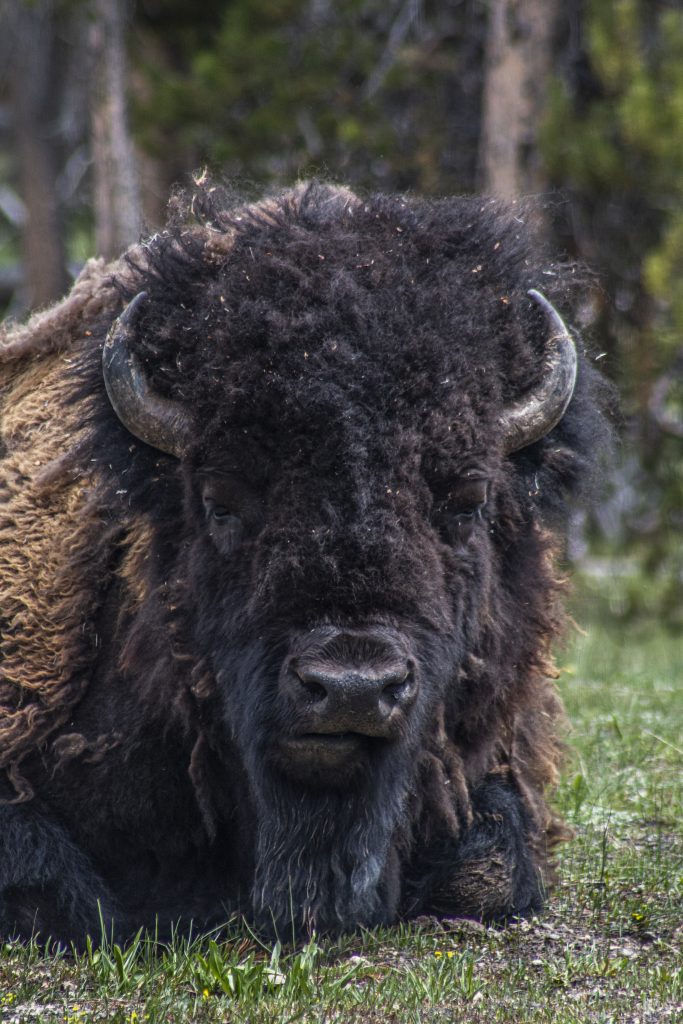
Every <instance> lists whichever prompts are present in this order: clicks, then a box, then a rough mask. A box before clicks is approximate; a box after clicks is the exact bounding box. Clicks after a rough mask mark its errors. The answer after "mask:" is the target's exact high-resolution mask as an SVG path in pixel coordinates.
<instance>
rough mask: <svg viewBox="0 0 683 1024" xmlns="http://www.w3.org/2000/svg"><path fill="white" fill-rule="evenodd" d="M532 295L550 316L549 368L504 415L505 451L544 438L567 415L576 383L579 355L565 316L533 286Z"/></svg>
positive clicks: (501, 420) (510, 450)
mask: <svg viewBox="0 0 683 1024" xmlns="http://www.w3.org/2000/svg"><path fill="white" fill-rule="evenodd" d="M528 295H529V296H530V297H531V298H532V299H533V300H534V302H537V303H538V304H539V306H541V307H542V308H543V309H544V310H545V312H546V313H547V314H548V318H549V319H550V335H549V337H548V342H547V344H548V354H547V364H548V370H547V373H546V375H545V377H544V378H543V380H542V381H541V383H540V384H539V386H538V387H537V388H536V389H535V390H533V391H529V392H528V393H527V394H526V395H524V396H523V397H522V398H521V399H520V400H519V401H518V402H515V404H514V405H510V406H508V408H507V409H506V410H505V411H504V412H503V414H502V416H501V417H500V423H501V425H502V428H503V432H504V435H505V441H504V449H505V454H506V455H509V454H510V453H511V452H516V451H519V449H520V448H526V447H527V445H530V444H533V443H534V441H540V439H541V438H542V437H545V435H546V434H547V433H549V431H551V430H552V429H553V427H555V426H556V425H557V424H558V423H559V422H560V420H561V419H562V417H563V416H564V414H565V412H566V409H567V406H568V405H569V402H570V401H571V397H572V395H573V393H574V385H575V384H576V367H577V355H576V346H575V345H574V340H573V338H572V336H571V334H570V333H569V331H568V330H567V327H566V325H565V323H564V321H563V320H562V317H561V316H560V314H559V313H558V312H557V310H556V309H555V307H554V306H553V305H552V303H550V302H548V300H547V299H546V297H545V295H542V294H541V293H540V292H538V291H536V289H535V288H532V289H531V291H529V292H528Z"/></svg>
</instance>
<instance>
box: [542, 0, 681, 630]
mask: <svg viewBox="0 0 683 1024" xmlns="http://www.w3.org/2000/svg"><path fill="white" fill-rule="evenodd" d="M582 28H583V32H584V40H585V42H584V46H585V52H584V53H583V54H582V60H583V65H584V66H583V74H582V75H581V76H578V75H575V76H574V77H573V78H565V79H564V80H560V79H557V80H556V81H555V82H554V83H553V85H552V88H551V91H550V98H549V107H548V116H547V119H546V122H545V124H544V127H543V132H542V147H543V153H544V157H545V161H546V166H547V168H548V171H549V174H550V176H551V179H552V180H553V182H554V183H555V184H557V185H559V186H560V187H562V188H563V189H564V190H566V191H568V192H569V194H570V196H571V205H572V220H573V227H572V234H573V236H574V238H573V242H574V245H575V247H576V249H577V250H578V253H579V255H580V256H582V257H584V258H586V259H587V260H588V261H589V262H590V263H592V264H593V266H595V268H596V269H597V271H598V273H599V274H600V276H601V277H602V279H603V280H604V282H605V291H606V294H607V295H608V296H611V297H612V301H611V302H609V300H608V302H607V303H605V302H604V300H603V301H602V307H603V308H602V315H601V318H600V322H599V324H598V330H599V331H600V333H601V335H602V337H601V338H600V345H601V347H602V346H604V347H605V348H606V350H607V351H608V353H610V355H611V357H612V359H611V360H610V361H609V362H608V365H611V367H612V371H613V372H614V373H615V374H616V375H617V376H618V377H619V379H620V383H621V385H622V392H623V396H624V406H623V408H624V412H625V414H626V417H627V420H628V421H629V422H630V424H631V429H630V437H629V440H628V441H627V444H634V443H635V445H636V446H637V448H638V449H639V458H640V463H641V467H640V469H639V471H638V475H637V478H636V479H632V480H631V481H629V483H630V484H631V486H632V488H633V489H634V491H635V492H637V500H636V501H635V502H634V504H633V507H632V508H631V509H630V519H629V521H628V522H627V530H626V539H628V536H629V533H630V535H631V538H633V537H636V538H638V539H640V540H643V541H644V542H645V543H643V544H642V545H641V550H642V565H644V566H645V567H646V568H647V569H648V570H650V571H652V572H653V573H654V574H655V575H658V576H659V577H660V594H661V602H662V603H661V605H660V610H661V611H662V612H663V613H664V614H665V615H666V616H669V617H671V618H674V619H676V618H678V620H679V621H680V617H681V615H683V611H682V610H681V609H682V608H683V556H682V555H681V549H682V548H683V440H682V439H680V438H677V437H673V436H666V434H663V433H661V432H660V430H659V429H658V427H657V424H656V423H655V422H654V420H653V417H652V413H651V410H650V406H649V399H650V394H651V390H652V388H653V385H654V383H655V381H656V380H657V379H658V378H660V377H661V375H663V374H664V375H666V374H668V375H671V376H672V377H673V376H674V375H678V376H680V373H681V369H680V366H679V361H680V360H681V357H680V356H679V355H678V353H679V352H681V353H683V145H681V139H683V9H681V7H680V5H679V4H670V3H666V2H663V0H587V2H586V4H585V9H584V12H583V15H582ZM667 403H668V408H667V412H668V413H669V414H670V415H672V416H673V417H678V416H680V415H681V412H682V411H683V389H681V388H680V387H677V386H675V385H673V386H672V387H671V388H670V390H669V394H668V398H667ZM623 483H624V480H623V478H622V480H621V481H620V484H621V485H623ZM624 539H625V538H624V536H623V535H622V537H621V540H622V542H623V540H624Z"/></svg>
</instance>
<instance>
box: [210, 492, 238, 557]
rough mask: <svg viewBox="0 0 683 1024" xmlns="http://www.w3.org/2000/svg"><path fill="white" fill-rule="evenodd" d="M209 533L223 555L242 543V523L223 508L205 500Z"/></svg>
mask: <svg viewBox="0 0 683 1024" xmlns="http://www.w3.org/2000/svg"><path fill="white" fill-rule="evenodd" d="M205 506H206V511H207V519H208V525H209V535H210V537H211V539H212V540H213V542H214V544H215V545H216V547H217V548H218V550H219V551H220V552H221V554H223V555H229V554H231V553H232V552H233V551H235V550H236V549H237V548H238V547H239V546H240V544H241V543H242V538H243V536H244V524H243V522H242V520H241V519H239V518H238V517H237V516H234V515H232V513H231V512H230V511H229V510H228V509H227V508H225V506H224V505H213V504H210V503H207V502H205Z"/></svg>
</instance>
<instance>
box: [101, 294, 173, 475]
mask: <svg viewBox="0 0 683 1024" xmlns="http://www.w3.org/2000/svg"><path fill="white" fill-rule="evenodd" d="M146 299H147V293H146V292H140V293H139V294H138V295H136V296H135V298H134V299H133V300H132V301H131V302H129V303H128V305H127V306H126V308H125V309H124V311H123V313H121V315H120V316H119V318H118V319H117V320H115V321H114V323H113V324H112V326H111V328H110V330H109V333H108V335H107V338H106V341H105V343H104V348H103V349H102V372H103V375H104V384H105V387H106V389H107V394H108V395H109V401H110V402H111V404H112V407H113V409H114V412H115V413H116V415H117V416H118V418H119V419H120V420H121V422H122V423H123V425H124V427H126V428H127V429H128V430H129V431H130V432H131V434H134V435H135V437H138V438H139V439H140V440H141V441H144V442H145V444H149V445H151V446H152V447H153V448H158V449H159V450H160V451H162V452H166V454H167V455H174V456H175V457H176V458H178V459H180V458H182V457H183V455H185V454H186V452H187V448H188V445H189V441H190V437H191V430H190V426H191V421H190V416H189V414H188V412H187V410H186V409H185V408H184V407H183V406H182V405H181V404H180V403H178V402H173V401H171V400H170V399H169V398H164V397H163V396H162V395H157V394H156V393H155V392H154V391H153V390H152V388H151V387H150V384H149V381H148V380H147V377H146V376H145V373H144V370H143V369H142V366H141V363H140V360H139V358H138V357H137V356H136V355H135V353H134V352H131V350H130V349H129V347H128V343H129V340H130V338H131V336H132V334H133V328H134V325H135V321H136V319H137V314H138V313H139V311H140V307H141V306H142V305H143V304H144V302H145V301H146Z"/></svg>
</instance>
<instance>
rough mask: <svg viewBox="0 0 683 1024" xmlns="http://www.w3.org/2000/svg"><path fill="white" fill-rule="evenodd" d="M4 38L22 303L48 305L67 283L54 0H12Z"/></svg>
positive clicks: (8, 10) (8, 8)
mask: <svg viewBox="0 0 683 1024" xmlns="http://www.w3.org/2000/svg"><path fill="white" fill-rule="evenodd" d="M6 13H7V15H8V18H7V23H6V27H7V29H8V35H7V37H6V39H5V48H4V49H5V52H6V55H7V75H8V81H9V88H10V98H11V109H12V119H13V133H14V139H15V143H16V153H17V162H18V171H19V194H20V195H21V199H22V201H23V204H24V206H25V209H26V219H25V222H24V224H23V226H22V250H23V282H22V292H23V294H22V296H21V300H20V302H19V305H20V306H24V307H26V308H29V309H30V308H31V307H35V306H44V305H47V304H48V303H50V302H52V301H53V300H54V299H57V298H59V296H60V295H62V293H63V292H64V291H65V289H66V287H67V284H68V275H67V272H66V260H65V254H64V246H63V243H62V225H61V218H60V209H59V201H58V196H57V191H56V180H57V169H58V163H59V160H58V153H57V146H56V137H57V131H56V121H57V114H58V111H57V108H56V104H55V96H56V95H57V94H58V91H59V90H58V89H56V88H55V80H56V78H57V73H56V63H57V60H56V52H55V51H56V45H55V32H54V24H53V18H52V4H51V3H50V2H49V0H46V2H45V0H43V2H41V0H38V2H36V3H32V4H27V3H22V2H21V0H12V2H11V3H9V4H8V6H7V8H6Z"/></svg>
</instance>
